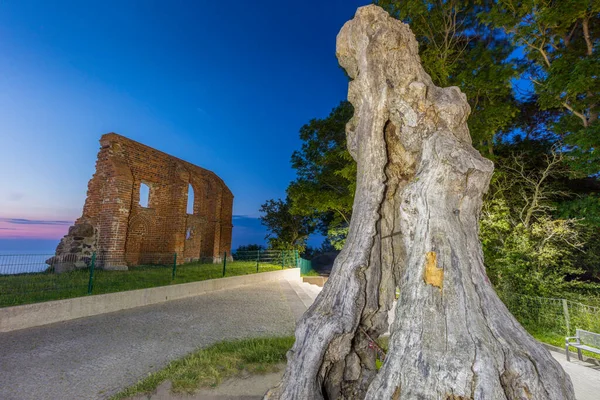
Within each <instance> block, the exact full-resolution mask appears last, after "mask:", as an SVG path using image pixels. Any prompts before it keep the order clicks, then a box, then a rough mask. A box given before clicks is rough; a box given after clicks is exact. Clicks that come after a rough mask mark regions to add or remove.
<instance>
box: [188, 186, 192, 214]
mask: <svg viewBox="0 0 600 400" xmlns="http://www.w3.org/2000/svg"><path fill="white" fill-rule="evenodd" d="M187 213H188V214H193V213H194V188H193V187H192V185H191V184H189V185H188V198H187Z"/></svg>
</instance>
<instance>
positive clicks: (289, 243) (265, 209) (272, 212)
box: [260, 199, 315, 252]
mask: <svg viewBox="0 0 600 400" xmlns="http://www.w3.org/2000/svg"><path fill="white" fill-rule="evenodd" d="M290 209H291V206H290V201H289V199H285V201H284V200H281V199H278V200H267V201H266V202H265V203H264V204H263V205H262V206H261V208H260V212H261V213H262V214H263V215H262V216H261V218H260V219H261V223H262V224H263V225H264V226H265V227H266V228H267V230H268V231H269V233H268V234H267V236H266V238H265V239H267V240H268V241H269V247H270V248H272V249H278V250H298V251H299V252H303V251H304V249H305V247H306V240H307V239H308V236H309V235H310V234H311V233H313V232H314V229H315V223H314V220H313V218H311V217H308V216H303V215H297V214H293V213H292V212H291V210H290Z"/></svg>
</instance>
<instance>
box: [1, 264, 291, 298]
mask: <svg viewBox="0 0 600 400" xmlns="http://www.w3.org/2000/svg"><path fill="white" fill-rule="evenodd" d="M258 270H259V272H268V271H278V270H281V264H260V266H259V269H258ZM172 271H173V268H172V265H165V266H138V267H132V268H131V269H130V270H129V271H103V270H100V269H99V270H96V271H94V283H93V291H92V294H104V293H114V292H122V291H126V290H136V289H146V288H151V287H157V286H166V285H176V284H180V283H188V282H197V281H203V280H207V279H216V278H221V277H223V264H200V263H189V264H183V265H178V266H177V273H176V277H175V279H174V280H172ZM225 272H226V273H225V276H236V275H247V274H252V273H256V272H257V271H256V262H255V261H234V262H228V263H227V266H226V271H225ZM88 282H89V272H88V270H87V269H86V270H81V271H73V272H65V273H62V274H55V273H51V272H40V273H31V274H18V275H0V307H8V306H16V305H21V304H30V303H38V302H43V301H49V300H60V299H70V298H73V297H80V296H86V295H87V294H88Z"/></svg>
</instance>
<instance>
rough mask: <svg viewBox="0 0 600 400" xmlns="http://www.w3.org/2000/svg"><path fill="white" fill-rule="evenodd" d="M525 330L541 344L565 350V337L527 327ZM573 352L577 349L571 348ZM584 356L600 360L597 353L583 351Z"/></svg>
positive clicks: (599, 355)
mask: <svg viewBox="0 0 600 400" xmlns="http://www.w3.org/2000/svg"><path fill="white" fill-rule="evenodd" d="M525 329H527V332H529V333H530V334H531V336H533V337H534V338H536V339H537V340H539V341H540V342H544V343H548V344H551V345H553V346H557V347H560V348H561V349H564V348H565V336H564V335H559V334H557V333H554V332H548V331H543V330H541V329H536V328H533V327H527V326H526V327H525ZM571 350H575V348H574V347H571ZM574 354H577V353H574ZM583 355H584V356H586V357H589V358H595V359H597V360H600V354H596V353H592V352H589V351H585V350H583ZM575 357H577V356H575Z"/></svg>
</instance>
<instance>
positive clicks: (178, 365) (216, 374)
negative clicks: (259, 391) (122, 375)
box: [111, 336, 294, 400]
mask: <svg viewBox="0 0 600 400" xmlns="http://www.w3.org/2000/svg"><path fill="white" fill-rule="evenodd" d="M293 344H294V337H293V336H290V337H278V338H261V339H245V340H238V341H233V342H221V343H217V344H214V345H212V346H210V347H207V348H205V349H201V350H197V351H195V352H193V353H191V354H188V355H187V356H185V357H184V358H182V359H179V360H176V361H172V362H171V363H170V364H169V365H168V366H167V367H166V368H164V369H162V370H160V371H157V372H155V373H152V374H150V375H149V376H148V377H147V378H145V379H143V380H142V381H140V382H138V383H137V384H136V385H134V386H132V387H130V388H127V389H125V390H124V391H122V392H120V393H118V394H116V395H115V396H113V397H112V398H111V399H112V400H118V399H124V398H126V397H130V396H133V395H136V394H139V393H151V392H153V391H154V390H156V388H157V387H158V386H159V385H160V384H161V383H163V382H164V381H167V380H170V381H171V382H172V384H173V385H172V388H171V390H172V391H173V392H176V393H193V392H194V391H196V390H197V389H199V388H201V387H214V386H216V385H218V384H219V383H221V382H222V381H223V380H224V379H226V378H229V377H232V376H236V375H238V374H240V373H241V372H244V371H247V372H249V373H252V374H260V373H267V372H272V371H275V366H276V365H277V364H279V363H282V362H285V354H286V353H287V351H288V350H289V349H290V348H291V347H292V345H293Z"/></svg>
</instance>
